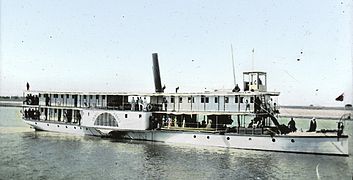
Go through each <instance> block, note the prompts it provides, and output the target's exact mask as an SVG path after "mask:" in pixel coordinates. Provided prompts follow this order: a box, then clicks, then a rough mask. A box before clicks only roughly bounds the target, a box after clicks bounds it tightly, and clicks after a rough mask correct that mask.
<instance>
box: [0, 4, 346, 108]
mask: <svg viewBox="0 0 353 180" xmlns="http://www.w3.org/2000/svg"><path fill="white" fill-rule="evenodd" d="M352 5H353V2H352V1H332V0H316V1H315V0H310V1H307V0H292V1H275V0H273V1H270V0H249V1H241V0H230V1H190V0H178V1H115V0H114V1H107V0H104V1H98V0H97V1H94V0H91V1H88V0H82V1H78V0H75V1H72V0H60V1H59V0H51V1H47V0H28V1H24V0H21V1H18V0H1V14H0V15H1V19H0V20H1V22H0V23H1V24H0V25H1V31H0V33H1V36H0V38H1V39H0V43H1V44H0V50H1V51H0V53H1V56H0V58H1V59H0V65H1V66H0V67H1V69H0V76H1V79H0V95H21V94H22V91H23V90H24V89H25V84H26V82H27V81H28V82H29V83H30V85H31V89H32V90H57V91H71V90H72V91H106V92H112V91H117V92H122V91H133V92H153V91H154V84H153V75H152V68H151V67H152V55H151V54H152V53H155V52H156V53H158V54H159V60H160V68H161V79H162V84H165V85H166V87H167V89H166V91H167V92H174V90H175V88H176V87H177V86H179V87H180V90H179V91H180V92H190V91H191V92H201V91H204V90H205V89H206V90H213V89H222V88H224V89H231V88H233V86H234V84H233V75H232V59H231V50H230V45H231V44H232V45H233V49H234V57H235V62H236V76H237V82H238V83H239V84H241V88H242V82H241V81H242V72H243V71H248V70H251V69H252V68H251V61H252V52H251V51H252V49H253V48H254V49H255V53H254V64H255V65H254V66H255V70H261V71H266V72H267V73H268V90H272V91H279V92H281V95H280V97H279V104H281V105H310V104H313V105H322V106H343V105H344V104H345V103H352V102H351V99H352V96H351V95H352V74H353V73H352V67H353V66H352V47H353V45H352V42H353V40H352V39H353V38H352V37H353V35H351V34H353V31H352V28H351V27H353V23H352V17H353V16H352ZM298 59H299V61H298ZM343 92H345V95H346V97H345V98H346V101H345V102H336V101H335V98H336V97H337V96H338V95H340V94H341V93H343ZM347 95H349V97H348V98H349V99H350V100H347Z"/></svg>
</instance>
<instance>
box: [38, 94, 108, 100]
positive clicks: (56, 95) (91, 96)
mask: <svg viewBox="0 0 353 180" xmlns="http://www.w3.org/2000/svg"><path fill="white" fill-rule="evenodd" d="M42 96H43V97H46V96H47V94H44V95H43V94H39V97H42ZM74 96H77V95H74ZM53 97H54V98H59V95H58V94H54V95H53ZM60 97H61V98H64V95H63V94H61V95H60ZM66 98H70V95H68V94H66ZM89 98H90V99H93V95H89ZM83 99H87V95H83ZM96 99H99V95H96ZM102 99H105V96H102Z"/></svg>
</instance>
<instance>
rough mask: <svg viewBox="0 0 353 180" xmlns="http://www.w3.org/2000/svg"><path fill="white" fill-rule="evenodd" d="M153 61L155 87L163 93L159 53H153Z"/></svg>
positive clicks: (157, 91) (158, 91)
mask: <svg viewBox="0 0 353 180" xmlns="http://www.w3.org/2000/svg"><path fill="white" fill-rule="evenodd" d="M152 61H153V67H152V68H153V77H154V87H155V91H156V93H162V92H164V90H163V89H162V83H161V75H160V73H159V64H158V54H157V53H153V54H152Z"/></svg>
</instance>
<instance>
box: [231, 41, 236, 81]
mask: <svg viewBox="0 0 353 180" xmlns="http://www.w3.org/2000/svg"><path fill="white" fill-rule="evenodd" d="M230 49H231V52H232V64H233V80H234V86H236V85H237V81H236V79H235V64H234V56H233V45H232V44H230Z"/></svg>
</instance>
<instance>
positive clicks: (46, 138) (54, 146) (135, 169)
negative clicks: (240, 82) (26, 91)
mask: <svg viewBox="0 0 353 180" xmlns="http://www.w3.org/2000/svg"><path fill="white" fill-rule="evenodd" d="M19 111H20V108H10V107H0V179H352V175H353V153H352V152H353V151H352V150H353V146H352V145H353V142H352V135H353V134H352V132H353V123H352V122H346V129H345V132H346V134H348V135H349V136H350V142H349V143H350V149H349V151H350V155H351V156H349V157H340V156H327V155H311V154H294V153H279V152H264V151H251V150H238V149H227V148H216V147H196V146H189V145H175V144H174V145H173V144H166V143H155V142H145V141H127V140H126V141H116V140H115V141H114V140H110V139H102V138H99V137H81V136H74V135H68V134H60V133H53V132H35V131H33V130H32V129H30V128H29V126H27V125H26V124H24V123H23V122H22V121H21V119H20V114H19ZM296 121H297V127H298V129H300V128H302V129H303V130H305V129H307V126H308V124H309V120H305V119H297V120H296ZM286 122H288V120H287V119H285V120H283V123H286ZM317 123H318V128H330V127H331V128H335V127H336V122H335V121H332V120H318V122H317Z"/></svg>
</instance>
